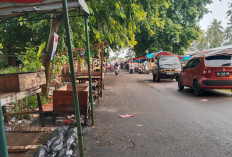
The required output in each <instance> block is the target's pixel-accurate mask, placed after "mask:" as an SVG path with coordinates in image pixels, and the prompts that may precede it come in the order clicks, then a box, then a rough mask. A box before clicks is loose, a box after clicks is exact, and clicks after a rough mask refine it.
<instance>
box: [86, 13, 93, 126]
mask: <svg viewBox="0 0 232 157" xmlns="http://www.w3.org/2000/svg"><path fill="white" fill-rule="evenodd" d="M85 33H86V48H87V53H88V54H87V56H88V72H89V96H90V105H91V118H92V125H94V112H93V109H94V108H93V88H92V77H91V67H90V49H89V32H88V16H87V15H85Z"/></svg>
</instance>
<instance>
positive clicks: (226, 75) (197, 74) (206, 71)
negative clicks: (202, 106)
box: [178, 55, 232, 96]
mask: <svg viewBox="0 0 232 157" xmlns="http://www.w3.org/2000/svg"><path fill="white" fill-rule="evenodd" d="M184 86H187V87H192V88H193V90H194V95H196V96H199V95H201V94H202V89H232V56H230V55H215V56H200V57H194V58H192V59H191V60H189V62H188V63H187V64H186V66H183V67H182V70H181V72H180V79H179V80H178V88H179V90H183V89H184Z"/></svg>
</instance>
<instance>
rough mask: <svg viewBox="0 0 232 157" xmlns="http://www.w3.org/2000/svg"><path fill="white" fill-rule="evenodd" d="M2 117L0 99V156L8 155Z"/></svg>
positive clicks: (5, 156)
mask: <svg viewBox="0 0 232 157" xmlns="http://www.w3.org/2000/svg"><path fill="white" fill-rule="evenodd" d="M2 117H3V115H2V105H1V100H0V156H1V157H8V152H7V145H6V136H5V129H4V122H3V118H2Z"/></svg>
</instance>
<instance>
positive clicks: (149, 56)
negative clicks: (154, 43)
mask: <svg viewBox="0 0 232 157" xmlns="http://www.w3.org/2000/svg"><path fill="white" fill-rule="evenodd" d="M160 52H163V51H159V52H153V53H150V54H147V55H146V57H147V58H149V59H151V58H153V56H154V54H156V53H160Z"/></svg>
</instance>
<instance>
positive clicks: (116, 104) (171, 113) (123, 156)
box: [84, 72, 232, 157]
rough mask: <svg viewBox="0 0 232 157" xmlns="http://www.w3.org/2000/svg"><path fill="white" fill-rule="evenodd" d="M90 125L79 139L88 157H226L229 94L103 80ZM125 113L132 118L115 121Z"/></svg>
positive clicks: (146, 81) (138, 78)
mask: <svg viewBox="0 0 232 157" xmlns="http://www.w3.org/2000/svg"><path fill="white" fill-rule="evenodd" d="M103 94H104V95H103V98H101V99H100V100H99V101H96V104H95V109H94V110H95V121H96V123H95V126H94V127H91V126H90V127H88V129H87V131H86V132H85V135H84V145H85V156H88V157H231V156H232V103H231V102H232V101H231V100H232V93H229V92H222V91H216V90H214V91H206V92H205V93H204V96H201V97H196V96H194V95H193V91H192V90H191V89H188V88H185V89H184V91H178V88H177V82H175V81H171V80H161V82H159V83H155V82H152V75H146V74H129V73H128V72H121V73H120V74H119V75H118V76H115V75H114V74H113V73H109V74H107V75H106V79H105V90H104V93H103ZM125 114H130V115H133V117H130V118H119V115H125Z"/></svg>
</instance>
